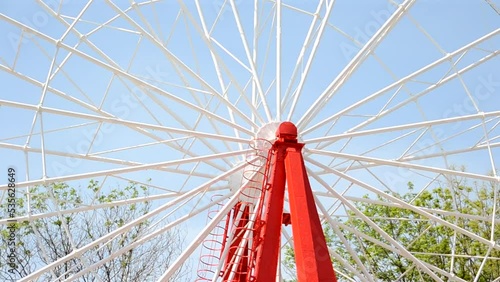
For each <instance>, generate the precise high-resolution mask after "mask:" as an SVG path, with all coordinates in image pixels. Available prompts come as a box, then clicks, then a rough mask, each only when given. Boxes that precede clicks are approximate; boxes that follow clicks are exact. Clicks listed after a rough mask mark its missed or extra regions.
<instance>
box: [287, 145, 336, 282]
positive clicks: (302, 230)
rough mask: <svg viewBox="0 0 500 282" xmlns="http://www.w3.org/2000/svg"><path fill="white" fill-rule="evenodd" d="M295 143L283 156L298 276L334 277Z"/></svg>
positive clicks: (310, 281) (314, 280) (312, 279)
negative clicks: (284, 156)
mask: <svg viewBox="0 0 500 282" xmlns="http://www.w3.org/2000/svg"><path fill="white" fill-rule="evenodd" d="M297 145H299V146H294V147H290V148H289V149H288V152H287V155H286V158H285V169H286V171H287V172H288V173H287V175H286V176H287V182H288V194H289V201H290V215H291V219H292V232H293V247H294V250H295V263H296V269H297V278H298V281H300V282H302V281H308V282H319V281H325V282H327V281H328V282H333V281H337V279H336V277H335V272H334V271H333V265H332V262H331V261H330V254H329V253H328V247H327V245H326V240H325V235H324V233H323V229H322V228H321V222H320V220H319V216H318V211H317V209H316V204H315V202H314V197H313V194H312V190H311V185H310V183H309V179H308V178H307V172H306V168H305V166H304V160H303V158H302V153H301V149H302V146H303V144H297ZM290 172H293V173H290Z"/></svg>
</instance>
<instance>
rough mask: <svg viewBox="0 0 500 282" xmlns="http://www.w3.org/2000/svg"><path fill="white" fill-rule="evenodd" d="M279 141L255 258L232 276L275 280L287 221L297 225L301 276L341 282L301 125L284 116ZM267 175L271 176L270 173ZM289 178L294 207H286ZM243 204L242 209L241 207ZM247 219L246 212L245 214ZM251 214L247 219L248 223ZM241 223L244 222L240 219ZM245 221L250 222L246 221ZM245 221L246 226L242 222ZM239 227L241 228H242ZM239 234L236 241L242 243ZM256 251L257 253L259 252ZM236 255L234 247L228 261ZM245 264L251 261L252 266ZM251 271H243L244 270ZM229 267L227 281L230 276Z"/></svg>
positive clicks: (310, 281)
mask: <svg viewBox="0 0 500 282" xmlns="http://www.w3.org/2000/svg"><path fill="white" fill-rule="evenodd" d="M276 137H277V138H276V141H275V142H274V144H273V146H272V148H271V149H270V150H271V158H270V160H268V162H270V163H268V164H267V165H268V166H269V165H270V177H269V182H268V183H263V191H262V193H263V195H265V204H264V206H263V208H262V210H260V209H259V211H255V212H260V211H261V212H262V215H261V217H260V218H259V220H260V222H256V226H257V227H256V228H255V229H254V234H253V235H254V242H253V244H252V246H251V250H245V254H246V255H247V256H248V253H247V251H248V252H249V253H250V257H249V260H243V261H240V265H238V269H239V270H240V272H239V274H240V275H237V276H236V277H235V279H231V280H232V282H245V281H257V282H272V281H276V272H277V269H278V263H279V253H280V249H281V248H280V247H281V242H280V239H281V228H282V225H283V224H290V222H291V225H292V232H293V238H294V241H293V246H294V250H295V261H296V265H297V267H296V269H297V279H298V281H299V282H306V281H307V282H336V281H337V279H336V277H335V272H334V270H333V265H332V262H331V260H330V255H329V253H328V247H327V245H326V240H325V236H324V234H323V229H322V227H321V222H320V220H319V216H318V211H317V209H316V204H315V201H314V196H313V193H312V190H311V185H310V183H309V179H308V177H307V172H306V167H305V164H304V159H303V157H302V148H303V147H304V144H302V143H298V141H297V128H296V127H295V125H294V124H293V123H291V122H283V123H281V124H280V126H279V128H278V130H277V131H276ZM265 179H266V178H265ZM287 183H288V194H289V202H290V213H289V214H288V213H286V214H284V213H283V206H284V199H285V185H286V184H287ZM236 210H237V209H236ZM242 219H243V218H242ZM247 220H248V214H247V215H246V218H245V219H243V220H242V221H243V222H244V223H246V222H247ZM240 224H241V222H240ZM243 225H244V224H243ZM241 227H243V226H240V228H241ZM236 230H237V229H236ZM238 244H239V240H236V241H235V242H234V243H233V244H232V245H231V247H232V248H234V247H235V246H238ZM252 254H256V255H255V256H253V255H252ZM232 256H234V250H231V251H230V254H229V256H228V258H227V261H226V267H225V269H227V268H228V266H229V265H228V264H229V262H230V261H231V258H232ZM242 264H248V267H246V266H243V265H242ZM245 272H247V275H246V276H245V277H243V275H241V274H243V273H245ZM228 275H229V274H228V273H227V272H226V273H225V275H224V281H228V280H227V277H228Z"/></svg>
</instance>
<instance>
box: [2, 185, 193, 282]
mask: <svg viewBox="0 0 500 282" xmlns="http://www.w3.org/2000/svg"><path fill="white" fill-rule="evenodd" d="M103 190H104V189H103V188H102V187H101V185H100V184H99V183H98V182H97V181H94V180H91V181H90V182H89V184H88V186H87V187H86V189H85V188H84V189H80V188H75V187H71V186H69V185H68V184H67V183H52V184H47V185H40V186H34V187H31V188H30V193H29V194H30V198H29V202H30V204H29V206H28V203H27V198H26V197H17V198H16V200H17V202H16V208H17V210H16V213H17V214H18V215H26V214H27V212H28V208H29V210H30V211H31V212H30V213H29V214H30V215H32V216H33V218H35V219H33V220H30V221H23V222H18V223H16V239H17V242H16V260H17V261H16V268H15V269H14V272H15V273H10V272H9V271H7V270H8V268H9V266H8V265H7V264H5V262H4V260H0V280H1V281H10V280H12V281H13V280H14V279H18V278H21V277H25V276H27V275H28V274H30V273H32V272H33V271H35V270H36V269H38V268H40V267H41V266H43V265H46V264H48V263H51V262H53V261H55V260H57V259H59V258H61V257H64V256H66V255H67V254H69V253H71V252H72V251H73V250H74V249H77V248H80V247H82V246H85V245H86V244H88V243H89V242H92V241H94V240H96V239H98V238H100V237H101V236H103V235H105V234H108V233H110V232H112V231H114V230H115V229H117V228H119V227H121V226H123V225H124V224H126V223H128V222H130V221H131V220H133V219H135V218H137V217H139V216H141V215H143V214H146V213H148V212H149V211H150V210H151V203H150V202H148V201H138V202H136V203H133V204H126V205H119V204H118V203H120V201H124V200H129V199H134V198H137V197H145V196H148V189H147V187H146V186H144V185H137V184H135V183H129V185H127V186H126V187H124V188H114V189H109V190H108V191H107V192H103ZM109 203H116V205H106V204H109ZM88 205H94V207H99V206H100V208H92V209H86V207H88ZM4 207H5V205H2V210H5V208H4ZM67 211H70V212H67ZM152 222H153V221H152V220H146V221H144V222H143V223H141V224H138V225H135V226H134V227H133V228H132V229H130V230H129V231H128V232H125V233H123V234H122V235H120V236H118V237H116V238H114V239H112V240H110V241H108V242H107V243H106V244H104V245H101V246H100V247H98V248H97V247H96V248H94V249H92V250H90V251H87V252H85V253H83V254H82V256H81V257H79V258H75V259H72V260H69V261H66V262H65V263H63V264H61V265H59V266H58V267H56V268H55V269H54V270H53V272H52V273H51V274H46V275H45V276H43V277H41V280H43V281H49V280H55V278H57V277H60V278H67V277H70V276H71V275H74V274H75V273H78V272H79V271H81V270H83V269H85V267H86V266H89V265H92V264H94V263H96V262H98V261H101V260H103V259H105V258H107V257H109V256H110V255H111V254H113V253H114V252H116V250H118V249H120V248H122V247H123V246H127V245H129V244H131V243H132V242H134V241H135V240H136V239H138V238H140V237H141V236H143V235H145V234H147V232H148V228H149V227H150V225H151V224H152ZM9 232H10V230H8V229H6V228H3V229H2V230H1V236H0V237H1V240H2V241H3V242H2V244H1V246H0V256H1V257H2V258H5V257H6V256H7V248H6V246H7V244H6V242H7V240H8V237H9V235H10V234H9ZM182 243H183V236H182V234H181V232H180V230H173V231H169V232H167V233H163V234H161V235H159V236H157V237H156V238H155V239H152V240H150V241H148V242H147V243H145V244H141V245H139V246H138V247H135V248H133V249H131V250H129V251H127V252H126V253H124V254H122V255H120V256H119V257H117V258H114V259H112V260H110V261H108V262H106V263H104V264H102V265H101V266H99V267H98V268H97V269H96V270H95V271H94V272H91V273H87V274H84V275H83V276H82V277H81V278H80V279H79V281H150V280H155V279H157V278H158V277H159V276H160V275H161V274H162V273H163V272H164V270H165V269H166V268H167V267H168V266H169V265H170V263H171V260H172V259H173V258H175V256H176V255H177V254H179V253H180V252H181V251H182ZM9 269H10V268H9ZM186 271H187V270H186V269H181V271H179V273H178V274H177V276H176V279H181V278H182V276H183V275H185V274H186Z"/></svg>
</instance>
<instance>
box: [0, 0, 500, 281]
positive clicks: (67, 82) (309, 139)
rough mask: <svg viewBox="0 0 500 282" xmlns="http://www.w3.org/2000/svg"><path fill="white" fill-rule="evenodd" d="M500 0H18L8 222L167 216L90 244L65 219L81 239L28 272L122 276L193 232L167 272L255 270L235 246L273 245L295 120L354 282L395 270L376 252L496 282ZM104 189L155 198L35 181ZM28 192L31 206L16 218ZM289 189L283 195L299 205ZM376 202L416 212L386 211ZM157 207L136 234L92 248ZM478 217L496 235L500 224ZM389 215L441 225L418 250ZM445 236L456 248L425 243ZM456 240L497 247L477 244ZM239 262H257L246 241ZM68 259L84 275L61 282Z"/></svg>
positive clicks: (416, 267) (2, 200) (45, 276)
mask: <svg viewBox="0 0 500 282" xmlns="http://www.w3.org/2000/svg"><path fill="white" fill-rule="evenodd" d="M499 8H500V6H499V5H498V4H496V3H495V2H494V1H480V0H475V1H454V2H453V3H451V2H450V1H439V0H435V1H431V0H427V1H425V0H421V1H411V0H406V1H403V0H388V1H382V0H380V1H364V2H363V3H362V4H361V3H358V2H353V1H340V0H339V1H334V0H317V1H299V0H268V1H265V0H255V1H241V0H215V1H199V0H194V1H161V0H147V1H146V0H139V1H121V0H120V1H118V0H106V1H92V0H90V1H74V0H62V1H56V0H37V1H32V2H29V3H28V2H22V3H21V4H19V3H17V2H16V3H15V2H14V1H11V2H4V3H2V4H1V6H0V31H2V32H1V34H4V36H3V38H2V41H1V42H2V43H1V47H0V81H1V85H2V90H1V92H0V124H1V129H0V163H1V166H0V167H1V169H2V170H4V171H5V172H3V173H4V174H5V176H2V177H1V179H2V180H1V181H0V190H1V192H0V204H2V208H4V210H2V211H1V213H3V214H4V216H3V217H2V218H1V219H0V223H1V225H2V230H8V229H7V227H8V226H9V224H10V223H12V222H21V221H25V222H28V224H30V223H29V222H32V223H34V222H36V221H37V220H39V219H44V218H55V219H61V220H62V219H64V218H65V217H66V216H67V215H69V214H75V213H88V214H91V213H93V212H98V211H99V210H102V209H106V208H110V207H116V206H120V207H128V208H132V209H133V207H135V205H136V204H140V203H148V204H149V205H150V207H151V209H150V210H148V212H147V213H145V214H141V215H138V216H137V217H135V218H130V219H129V220H128V221H126V222H124V223H123V224H121V225H120V227H118V228H116V229H113V230H110V231H109V232H107V233H105V234H102V235H100V236H99V237H95V238H92V240H87V241H85V243H84V244H83V243H81V242H78V241H77V239H76V238H73V237H72V236H71V234H70V232H69V231H68V229H64V228H62V229H61V230H63V231H61V236H66V237H67V238H69V239H68V244H69V245H70V246H72V248H71V249H70V250H69V251H68V252H67V253H65V254H64V255H60V256H58V257H55V258H53V259H47V260H45V261H43V262H37V263H35V264H34V265H35V266H36V267H34V268H33V269H31V270H30V271H29V272H28V273H26V274H25V275H24V276H23V277H16V279H20V280H21V281H46V280H57V281H59V280H61V281H63V280H64V281H66V280H68V281H80V280H81V279H82V277H83V276H84V275H87V276H86V277H94V278H95V280H96V281H106V279H104V278H102V277H101V272H100V271H101V270H100V269H101V268H102V267H103V265H105V264H106V263H109V262H113V261H115V260H118V259H119V258H120V257H121V256H122V255H123V254H125V253H127V252H129V251H130V250H132V249H134V248H138V247H144V246H148V244H149V242H150V241H151V240H154V238H157V237H158V236H161V235H162V234H167V233H169V232H171V231H172V230H181V231H182V232H183V233H182V234H183V235H182V236H183V237H184V238H185V244H184V245H183V247H182V250H181V251H180V252H179V253H178V254H175V256H174V257H172V260H171V261H170V263H169V264H168V267H166V269H165V270H164V271H163V270H162V273H161V275H159V276H158V277H151V279H153V280H157V279H159V280H162V281H177V280H175V278H174V277H175V275H176V274H177V273H178V272H179V270H180V269H183V267H186V265H191V266H192V271H190V273H188V274H187V276H186V277H184V279H185V280H186V281H195V280H196V281H244V280H237V275H238V274H237V271H239V270H238V269H237V268H238V267H234V265H237V264H238V263H236V264H235V263H234V261H232V262H229V259H228V257H230V256H231V253H232V251H231V250H229V248H228V246H236V247H238V246H240V245H243V244H252V243H253V241H254V240H256V238H255V237H252V234H253V233H252V232H253V231H254V230H255V229H256V228H257V227H256V226H257V225H258V222H259V220H257V219H258V216H259V213H258V212H256V211H257V210H258V209H257V207H259V206H262V203H263V202H264V201H265V199H266V196H265V193H264V192H263V191H265V190H266V184H268V182H269V179H270V177H271V176H270V172H269V171H270V168H269V166H271V167H272V166H273V162H272V161H271V157H270V155H269V152H270V151H272V148H273V146H274V144H275V142H276V133H277V131H278V133H279V128H280V125H282V124H283V122H291V123H293V124H294V125H295V126H296V130H297V142H298V143H301V144H304V147H303V148H302V156H303V160H304V164H305V170H306V172H307V175H308V179H309V182H310V186H311V191H312V196H311V197H313V200H314V202H315V211H316V214H317V217H318V219H319V220H320V222H321V226H323V228H325V230H329V231H328V232H330V235H329V236H331V238H334V239H332V240H334V241H335V242H336V243H331V242H330V243H329V245H328V250H327V251H328V252H329V256H328V258H329V259H331V260H332V264H333V268H334V269H335V273H336V277H337V279H338V280H339V281H389V280H384V279H386V278H384V277H381V275H380V273H381V271H380V269H381V266H380V265H377V262H376V260H374V259H369V257H370V255H371V254H372V253H371V252H374V249H371V248H368V247H367V246H370V247H374V248H376V249H377V250H381V251H383V252H385V254H386V256H393V255H394V256H397V258H398V260H399V261H401V264H403V265H404V266H405V271H402V273H401V274H400V275H399V277H396V278H397V279H399V280H397V281H410V280H408V279H420V280H418V281H467V279H468V278H467V279H466V278H461V277H459V275H457V271H458V270H457V267H458V261H459V260H460V259H467V262H468V264H467V267H469V268H468V270H467V271H469V272H470V273H471V276H470V277H471V278H470V281H486V280H480V279H482V278H481V277H482V276H481V275H482V274H483V273H485V272H486V271H488V266H489V263H492V262H494V263H496V262H497V261H499V259H500V258H499V257H497V255H498V254H499V253H500V252H499V251H500V241H499V239H498V237H497V235H498V234H499V233H498V232H500V227H499V226H498V219H499V212H498V209H499V207H498V204H499V203H500V201H499V200H498V196H499V195H498V192H496V191H498V189H500V177H499V176H498V165H499V162H500V148H499V147H500V73H499V71H498V70H499V69H500V62H499V60H498V55H499V53H500V24H499V23H500V16H499ZM287 124H288V123H287ZM288 173H289V174H290V173H292V172H290V171H288ZM90 181H97V182H98V183H99V184H98V188H97V190H99V192H102V193H104V192H105V191H107V189H110V188H109V187H111V186H120V185H127V183H137V184H139V185H141V187H144V189H145V191H146V192H147V193H146V195H144V196H141V197H135V198H130V199H117V200H113V199H110V200H109V201H103V202H99V203H97V202H96V198H95V197H86V198H85V197H83V198H82V199H79V202H78V203H72V206H71V207H70V208H67V209H65V208H60V205H59V204H58V203H59V201H61V199H56V198H55V197H54V195H53V192H51V190H50V189H49V188H47V189H48V190H46V191H45V190H43V191H42V190H33V187H49V186H50V184H51V183H68V184H69V185H71V186H74V187H79V186H82V185H87V184H86V183H89V182H90ZM457 183H458V184H460V185H458V184H457ZM474 185H476V186H474ZM481 185H486V186H491V187H493V188H492V191H493V193H492V194H491V195H492V196H491V197H492V198H491V201H490V202H491V203H492V205H491V206H490V207H489V208H485V209H484V212H483V213H477V212H471V213H468V212H467V211H465V210H464V209H462V208H461V206H460V203H459V202H458V200H457V199H456V198H453V197H459V196H460V195H462V196H469V197H470V200H471V201H472V200H475V199H478V198H479V197H480V196H478V195H477V194H474V191H475V190H474V189H472V190H473V191H468V192H464V191H462V190H460V189H462V188H463V187H468V186H471V187H478V186H481ZM121 187H123V186H121ZM13 188H15V189H13ZM437 188H447V189H449V190H450V191H452V193H451V195H452V196H451V197H452V198H453V199H452V200H450V202H451V203H452V205H451V206H450V207H448V208H447V209H444V208H443V207H442V206H440V205H439V203H436V204H435V205H434V206H433V205H430V206H429V205H427V206H426V205H422V204H421V203H419V201H417V200H416V199H419V198H418V197H419V196H420V195H424V194H425V193H433V192H432V191H435V189H437ZM40 189H43V188H40ZM286 189H290V184H288V185H287V187H286ZM34 191H35V192H34ZM36 191H38V192H40V191H41V192H43V193H45V194H44V195H48V197H47V199H46V201H47V207H48V208H47V209H46V210H45V211H44V212H42V213H37V214H34V213H31V212H30V207H29V205H30V201H34V200H33V199H34V198H36V197H37V193H38V192H36ZM41 192H40V193H41ZM408 193H411V195H413V197H412V198H408V197H404V196H403V195H410V194H408ZM456 195H458V196H456ZM14 197H15V198H16V199H22V201H23V203H25V206H24V208H23V214H19V209H18V211H17V213H16V212H13V213H12V216H10V214H9V212H8V211H7V208H6V207H7V206H8V203H10V202H9V199H12V198H14ZM290 200H291V199H290V197H289V196H285V197H284V202H283V212H284V215H287V214H288V213H289V212H290V210H291V209H293V208H292V207H291V204H290V203H291V201H290ZM26 203H27V205H26ZM50 203H56V204H50ZM363 207H364V209H363ZM367 207H374V209H373V210H375V208H376V207H379V208H387V209H392V210H395V211H401V212H400V213H395V214H393V215H387V217H384V218H381V217H380V214H369V213H367V209H366V208H367ZM403 211H404V212H403ZM242 214H243V215H242ZM403 214H405V215H411V217H405V216H402V215H403ZM245 216H246V218H245V220H246V221H245V222H246V223H245V224H246V225H245V226H243V225H241V226H239V225H238V224H241V222H242V221H243V220H244V217H245ZM292 216H293V214H292ZM153 218H154V221H153V223H152V224H151V225H150V227H148V228H147V229H146V231H145V232H143V233H140V234H139V235H138V236H137V237H136V238H134V240H133V241H130V242H128V243H127V244H122V245H121V246H120V248H118V249H116V250H113V252H111V253H110V254H109V255H108V256H105V257H102V258H101V259H99V260H95V261H90V260H88V259H87V258H89V257H91V256H94V257H97V254H98V252H99V250H101V249H105V248H106V246H108V245H109V244H112V242H117V241H119V240H120V238H122V237H121V236H122V235H123V234H126V233H127V232H130V230H132V229H134V228H136V227H138V226H141V224H143V222H145V221H147V220H152V219H153ZM468 220H475V221H477V222H481V224H483V225H484V226H487V227H488V228H489V229H488V230H489V233H488V235H484V234H483V235H482V234H477V232H476V229H475V228H477V226H474V225H473V224H472V223H470V222H469V221H468ZM384 221H386V222H392V223H394V224H401V225H405V226H406V224H408V223H410V226H413V225H412V224H416V223H415V222H420V223H422V224H423V225H422V226H424V227H425V228H423V230H422V231H421V232H420V233H419V234H418V236H416V237H415V238H412V240H409V241H408V240H407V239H408V238H405V237H404V236H399V235H398V234H391V233H390V232H388V231H387V229H386V228H385V225H384V226H382V225H383V222H384ZM465 221H467V222H468V223H465V224H464V222H465ZM283 222H285V223H286V222H287V220H286V219H285V216H284V217H283ZM354 223H357V225H353V224H354ZM293 225H294V224H292V226H282V227H281V229H280V233H279V236H278V239H279V240H278V242H279V246H278V247H279V257H280V258H279V260H281V261H284V256H285V255H286V254H285V252H286V249H287V246H293V242H294V236H293V234H294V233H292V229H293V227H294V226H293ZM295 225H296V224H295ZM238 226H239V227H241V228H242V229H238V228H239V227H238ZM242 226H243V227H242ZM62 227H64V223H62ZM361 227H362V228H361ZM438 229H439V230H442V231H443V233H441V234H445V235H440V236H444V237H446V238H441V237H440V238H439V240H437V241H439V242H444V241H446V242H450V243H449V245H447V247H445V248H443V249H440V250H439V251H436V250H435V249H433V248H432V247H431V246H429V247H428V249H424V250H420V249H419V250H417V249H415V247H414V246H415V242H416V241H417V240H418V239H419V238H423V237H424V236H427V235H426V234H430V233H431V231H432V230H438ZM238 230H239V231H238ZM237 232H241V234H242V235H241V236H242V238H243V239H240V241H238V243H237V244H236V243H234V242H235V241H234V240H236V239H235V238H236V237H238V236H237V234H238V233H237ZM325 232H326V231H325ZM432 232H433V231H432ZM35 233H36V231H35ZM37 234H38V233H36V234H35V235H34V238H36V237H37V236H41V235H37ZM235 234H236V235H235ZM16 236H21V235H19V234H17V235H16ZM66 237H65V238H66ZM458 238H465V239H466V240H467V242H468V244H470V245H471V246H476V247H477V249H479V250H484V251H481V252H479V253H474V254H472V253H469V252H466V251H464V250H463V249H462V248H460V246H459V245H460V244H458V243H457V242H458ZM87 239H88V238H87ZM231 240H233V241H231ZM242 242H243V243H242ZM356 242H357V243H356ZM439 242H437V243H436V244H439ZM238 244H239V245H238ZM238 250H240V249H238ZM7 252H8V250H7V251H6V253H5V257H6V256H7V255H8V254H7ZM234 253H235V254H239V255H234V254H233V255H234V257H233V260H235V261H238V262H240V261H241V260H243V258H242V257H244V256H245V255H243V253H244V251H241V252H238V251H235V252H234ZM249 256H250V255H249ZM46 257H47V258H48V257H50V256H48V255H47V256H46ZM429 257H435V258H438V259H441V261H445V263H442V264H439V263H437V262H436V261H437V260H436V261H435V260H429ZM2 259H3V258H2ZM70 260H71V261H76V262H77V263H76V264H75V265H78V266H79V268H78V271H77V270H75V269H68V270H67V272H66V273H64V275H63V276H58V275H56V274H55V272H54V269H55V268H57V267H60V266H61V265H62V264H64V263H65V262H68V261H70ZM0 267H2V268H3V269H2V271H4V270H5V271H7V268H8V264H3V265H2V264H0ZM382 268H383V267H382ZM389 270H390V269H389ZM276 272H277V273H276V277H277V278H276V279H277V281H279V280H283V279H292V278H293V274H290V273H286V272H285V270H284V269H283V267H281V266H279V265H278V267H277V271H276ZM410 275H417V276H410ZM245 277H248V276H245ZM410 277H412V278H410ZM415 277H417V278H415ZM498 278H500V275H499V276H498V277H494V279H497V280H495V281H499V280H498ZM82 281H83V280H82ZM413 281H417V280H413Z"/></svg>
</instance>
